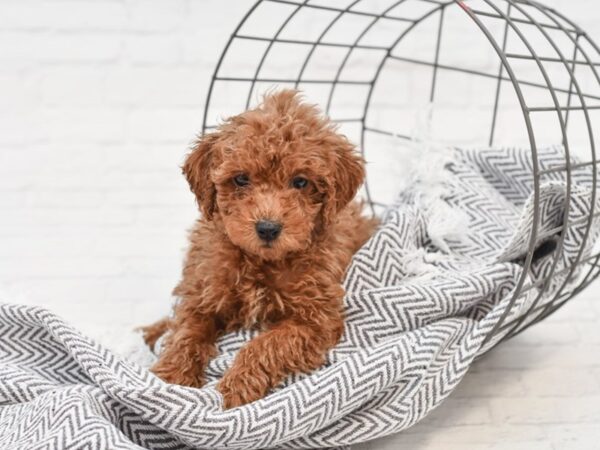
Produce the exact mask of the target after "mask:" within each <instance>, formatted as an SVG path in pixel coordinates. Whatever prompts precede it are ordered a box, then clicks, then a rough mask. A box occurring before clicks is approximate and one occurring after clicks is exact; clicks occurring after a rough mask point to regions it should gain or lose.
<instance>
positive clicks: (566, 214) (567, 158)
mask: <svg viewBox="0 0 600 450" xmlns="http://www.w3.org/2000/svg"><path fill="white" fill-rule="evenodd" d="M509 1H510V2H511V4H512V5H513V7H514V8H515V9H517V10H518V11H519V12H520V13H521V14H523V15H525V16H526V17H527V18H528V19H529V20H531V21H532V23H534V25H536V28H537V29H538V30H539V31H540V32H541V33H543V35H544V37H545V38H546V39H547V40H548V42H549V43H550V45H551V46H552V48H553V49H554V51H555V52H556V53H557V55H558V56H559V58H560V59H561V60H562V61H563V62H564V60H565V57H564V56H563V54H562V53H561V51H560V49H559V48H558V47H557V46H556V44H555V43H554V41H552V39H551V38H550V36H548V34H547V33H546V32H545V30H543V29H542V28H541V27H540V26H539V24H537V22H535V20H533V19H532V18H531V16H530V15H528V14H527V13H526V12H525V11H524V10H523V8H521V7H520V6H519V5H517V4H515V3H513V2H512V1H511V0H509ZM486 3H488V4H490V2H489V0H486ZM490 6H491V7H492V8H494V10H496V12H497V13H498V14H503V12H502V11H501V10H499V9H498V8H497V7H496V6H495V5H491V4H490ZM505 20H506V21H507V23H509V24H510V25H511V27H513V23H512V21H511V20H510V18H509V17H506V18H505ZM513 29H514V30H515V32H516V33H517V35H518V36H519V38H520V39H521V41H522V42H523V43H524V44H525V46H526V47H527V49H528V51H529V52H530V53H531V55H532V56H533V57H534V59H535V61H536V64H537V66H538V68H539V69H540V71H541V73H542V75H543V77H544V80H545V82H546V84H547V85H548V89H549V91H550V95H551V96H552V101H553V103H554V105H555V109H556V113H557V116H558V120H559V124H560V128H561V133H562V136H563V145H564V148H565V165H566V173H567V180H566V185H567V192H568V195H567V197H566V200H565V211H564V214H563V226H562V228H561V235H560V238H559V240H558V245H557V248H556V250H555V252H554V253H555V257H554V260H553V261H552V266H551V268H550V274H549V275H548V276H547V277H546V279H547V280H549V279H550V278H551V277H552V275H553V274H554V271H555V270H556V266H557V264H558V261H559V259H560V257H561V255H562V249H563V246H564V240H565V237H566V234H567V233H566V230H567V229H568V227H569V212H570V207H571V195H570V193H571V156H570V148H569V142H568V136H567V130H566V124H565V119H564V118H563V115H562V112H561V108H560V103H559V102H558V98H557V96H556V91H555V90H554V88H553V85H552V82H551V81H550V78H549V76H548V73H547V72H546V70H545V68H544V66H543V64H542V62H541V60H540V59H539V57H538V56H537V54H536V53H535V51H534V50H533V48H532V47H531V45H530V44H529V42H528V41H527V39H526V38H525V36H524V35H523V34H522V33H521V31H520V30H519V29H518V27H514V28H513ZM565 67H566V68H567V70H568V71H569V75H570V76H571V79H572V80H574V74H573V73H572V72H571V69H570V67H569V66H568V64H566V63H565ZM574 82H575V83H576V80H574ZM576 88H577V91H578V94H579V97H580V99H581V101H584V100H583V98H582V97H581V92H580V90H579V85H576ZM584 104H585V103H583V105H584ZM535 182H536V183H537V184H538V185H539V180H538V179H536V180H535ZM534 208H536V209H539V208H540V205H539V202H535V203H534ZM528 270H529V266H528V267H527V271H528ZM546 286H547V285H546V284H545V283H544V284H543V285H542V286H541V287H540V290H539V293H538V295H537V297H536V298H535V299H534V301H533V302H532V304H531V306H530V307H529V308H528V310H527V312H526V313H525V314H523V315H522V316H521V318H520V319H519V320H518V321H517V323H516V325H515V326H514V327H513V328H512V329H511V330H510V331H508V332H507V333H506V335H505V336H504V337H503V338H502V339H500V340H499V341H498V342H496V344H495V345H498V344H499V343H500V342H501V341H502V340H504V339H506V338H508V337H510V335H511V334H512V333H514V332H515V330H516V329H517V328H518V327H519V326H520V325H521V323H522V322H523V320H525V318H526V317H527V316H528V315H529V314H530V313H531V311H533V309H534V308H535V306H537V304H538V302H539V301H540V300H541V298H542V297H543V294H544V291H545V289H546Z"/></svg>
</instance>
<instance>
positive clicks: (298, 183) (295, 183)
mask: <svg viewBox="0 0 600 450" xmlns="http://www.w3.org/2000/svg"><path fill="white" fill-rule="evenodd" d="M306 186H308V180H307V179H306V178H304V177H294V178H293V179H292V187H293V188H294V189H304V188H305V187H306Z"/></svg>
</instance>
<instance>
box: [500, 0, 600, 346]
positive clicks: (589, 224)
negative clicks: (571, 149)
mask: <svg viewBox="0 0 600 450" xmlns="http://www.w3.org/2000/svg"><path fill="white" fill-rule="evenodd" d="M532 6H534V7H535V8H537V9H538V10H540V11H541V12H542V13H543V14H545V13H544V11H542V10H541V9H540V8H539V7H538V6H537V5H533V4H532ZM514 7H515V8H516V9H518V10H519V11H520V12H521V14H523V15H524V16H525V17H527V19H528V20H530V21H531V22H532V23H533V24H534V25H535V26H536V28H537V29H538V30H539V31H540V32H541V33H542V34H543V35H544V37H545V38H546V39H547V40H548V42H549V43H550V45H551V46H552V48H553V49H554V51H556V53H557V54H558V56H559V58H561V60H562V62H563V65H564V67H565V69H566V70H567V72H568V73H569V77H570V82H571V83H572V84H573V86H574V87H575V90H576V93H577V96H578V97H579V101H580V102H581V106H582V111H583V114H584V117H585V120H586V125H587V128H588V137H589V140H590V149H591V153H592V161H593V162H592V165H593V168H592V185H593V186H596V148H595V143H594V132H593V128H592V124H591V120H590V116H589V112H588V110H587V107H586V103H585V98H584V97H583V96H582V92H581V89H580V86H579V83H578V81H577V78H576V77H575V73H574V72H573V70H572V69H571V67H570V66H569V64H568V62H567V61H566V60H565V57H564V55H563V54H562V52H561V51H560V49H559V48H558V46H557V45H556V43H555V42H554V41H553V40H552V39H551V38H550V36H549V35H548V33H547V32H546V31H545V30H544V29H543V28H542V27H541V26H540V25H539V23H538V22H537V21H536V20H535V19H534V18H533V17H532V16H531V15H530V14H529V13H527V12H526V11H525V10H524V9H523V8H522V7H521V6H519V5H518V4H514ZM545 15H546V16H547V17H549V15H548V14H545ZM549 19H550V20H554V19H553V18H552V17H549ZM555 23H556V24H557V25H559V24H558V23H557V22H556V21H555ZM565 34H566V35H567V36H569V37H570V38H571V39H572V41H573V43H574V44H575V46H576V48H578V47H579V45H578V43H577V39H573V37H572V36H570V34H569V33H565ZM584 57H585V58H587V55H584ZM588 62H589V63H590V65H591V61H589V58H588ZM591 66H592V67H593V65H591ZM557 112H558V114H559V116H560V117H561V118H562V114H561V113H560V111H557ZM561 122H563V121H562V119H561ZM561 125H562V123H561ZM563 131H564V130H563ZM565 139H566V138H565ZM564 145H565V155H566V157H567V164H566V172H567V193H568V195H567V198H566V204H567V208H568V205H569V204H570V200H571V195H570V194H571V189H570V184H571V162H570V157H569V153H568V146H567V142H566V140H565V143H564ZM595 203H596V189H595V188H594V189H592V194H591V199H590V214H589V216H588V221H587V224H586V229H585V232H584V235H583V238H582V242H581V245H580V247H579V251H578V252H577V255H576V256H575V262H574V263H573V264H572V266H571V269H570V270H569V272H568V273H567V275H566V276H565V280H564V281H563V283H562V285H561V286H560V288H559V289H558V291H557V292H556V294H554V297H553V299H552V300H551V301H550V302H548V307H547V308H546V309H545V310H543V311H542V312H541V313H540V315H539V318H540V319H541V318H543V317H545V316H546V315H547V311H549V309H550V308H551V306H552V304H553V303H554V302H555V301H556V300H557V299H558V298H559V297H560V295H561V293H562V291H563V289H564V288H565V287H566V285H567V284H568V282H569V279H570V277H571V276H572V275H573V273H574V271H575V269H576V268H577V267H578V266H579V263H580V259H581V256H582V255H583V250H584V248H585V246H586V243H587V240H588V237H589V232H590V229H591V227H592V223H593V218H594V209H595V206H596V205H595ZM565 216H566V220H565V222H564V224H563V230H562V233H561V237H560V240H559V245H558V247H557V249H556V250H555V253H556V257H555V259H554V261H553V264H552V267H551V270H550V274H549V275H548V276H547V279H550V278H551V277H552V275H553V274H554V271H555V269H556V265H557V263H558V260H559V254H560V253H561V251H562V248H563V245H564V239H565V237H566V230H567V228H568V224H569V222H568V209H566V211H565ZM543 293H544V289H543V288H542V289H541V290H540V293H539V294H538V297H537V298H536V299H535V301H534V302H533V304H532V305H531V307H530V308H529V309H528V310H527V312H526V313H525V314H524V315H523V316H522V317H521V319H520V320H519V321H518V322H517V324H516V325H515V326H514V327H513V328H512V329H511V330H510V331H509V333H508V334H509V336H510V335H513V334H514V333H516V330H517V329H518V327H519V326H520V325H521V324H522V323H523V322H524V320H525V319H526V317H527V316H528V315H529V313H530V312H531V311H532V310H533V308H534V307H535V306H536V305H537V303H538V302H539V300H540V299H541V298H542V296H543Z"/></svg>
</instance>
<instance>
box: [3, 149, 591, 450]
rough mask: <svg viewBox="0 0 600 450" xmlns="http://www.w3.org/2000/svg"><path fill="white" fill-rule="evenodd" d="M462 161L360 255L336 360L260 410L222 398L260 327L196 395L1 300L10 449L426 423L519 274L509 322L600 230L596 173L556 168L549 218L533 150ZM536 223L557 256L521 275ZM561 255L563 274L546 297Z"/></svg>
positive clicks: (399, 205) (471, 155) (347, 439)
mask: <svg viewBox="0 0 600 450" xmlns="http://www.w3.org/2000/svg"><path fill="white" fill-rule="evenodd" d="M448 152H449V153H448V154H449V155H450V156H451V157H450V158H449V159H448V161H450V162H448V163H447V164H444V166H443V169H442V170H443V172H444V173H443V176H441V177H439V180H441V181H440V183H439V185H438V186H437V189H431V188H430V186H427V183H426V182H424V181H423V180H419V178H418V177H417V179H416V180H415V181H414V183H411V185H410V186H409V188H408V189H406V190H405V191H404V192H403V193H402V194H401V195H400V196H399V198H398V201H397V202H396V204H395V205H393V206H392V207H390V208H389V209H388V210H387V212H386V213H385V215H384V218H383V223H382V226H381V227H380V229H379V230H378V232H377V233H376V234H375V235H374V236H373V238H372V239H371V240H370V241H369V242H368V243H367V244H366V245H365V246H364V248H362V249H361V250H360V251H359V253H358V254H357V255H356V256H355V258H354V260H353V262H352V265H351V267H350V268H349V270H348V273H347V276H346V280H345V287H346V291H347V295H346V297H345V306H346V312H347V327H346V332H345V335H344V337H343V339H342V341H341V342H340V344H339V345H338V346H337V348H335V349H334V350H333V351H331V353H330V355H329V361H328V363H327V364H326V366H324V367H322V368H321V369H320V370H318V371H316V372H314V373H312V374H307V375H303V376H296V377H291V378H290V379H289V380H288V382H287V383H286V385H285V386H283V387H281V388H280V389H278V390H277V391H275V392H273V393H271V394H270V395H269V396H267V397H266V398H265V399H263V400H260V401H258V402H255V403H253V404H250V405H247V406H244V407H241V408H238V409H234V410H228V411H224V410H223V408H222V404H221V397H220V395H219V393H218V392H217V391H216V389H215V383H216V380H217V379H218V378H219V377H220V376H221V375H222V374H223V371H224V370H226V368H227V367H228V365H229V364H230V363H231V361H232V359H233V357H234V355H235V352H236V351H237V350H238V349H239V348H240V346H241V345H243V343H244V342H245V341H246V340H247V339H249V338H251V336H252V333H239V334H235V335H230V336H226V337H225V338H224V339H223V340H222V341H221V342H220V350H221V352H220V356H219V357H217V358H216V359H215V360H214V361H213V362H212V363H211V365H210V367H209V369H208V375H209V378H210V379H211V380H212V381H211V383H210V384H209V385H208V386H207V387H205V388H203V389H191V388H185V387H180V386H173V385H168V384H165V383H163V382H162V381H161V380H159V379H157V378H156V377H154V376H153V375H152V374H150V373H149V372H148V371H147V369H145V368H143V367H141V366H139V365H137V364H136V363H134V362H131V361H128V360H125V359H123V358H121V357H118V356H116V355H115V354H113V353H112V352H111V351H110V350H108V349H106V348H103V347H102V346H100V345H99V344H97V343H96V342H94V341H93V340H91V339H89V338H87V337H86V336H84V335H82V334H81V333H79V332H78V331H77V330H76V329H74V328H73V327H72V326H70V325H69V324H67V323H65V322H64V321H62V320H61V319H60V318H58V317H56V316H55V315H53V314H52V313H51V312H49V311H46V310H44V309H41V308H35V307H29V306H18V305H10V304H4V305H2V306H1V307H0V405H1V406H0V448H2V449H38V448H94V449H95V448H111V449H117V448H142V447H143V448H151V449H167V448H189V447H198V448H207V449H218V448H246V449H250V448H253V449H255V448H261V449H262V448H322V447H336V446H345V445H349V444H352V443H356V442H361V441H365V440H369V439H373V438H376V437H380V436H384V435H387V434H390V433H395V432H398V431H400V430H403V429H405V428H407V427H410V426H411V425H413V424H414V423H416V422H418V421H419V420H420V419H422V418H423V417H424V416H425V415H427V414H428V413H429V412H430V411H431V410H432V409H433V408H435V407H436V406H437V405H438V404H440V402H442V401H443V400H444V398H446V397H447V396H448V395H449V394H450V393H451V392H452V390H453V389H454V388H455V387H456V385H457V384H458V383H459V382H460V380H461V379H462V378H463V377H464V376H465V374H466V372H467V370H468V368H469V365H470V364H471V363H472V361H473V359H474V358H475V357H476V356H478V355H480V354H482V353H483V352H484V351H486V350H487V349H489V348H490V347H491V346H492V345H494V343H495V342H496V341H497V338H498V337H499V336H501V334H500V335H498V336H497V337H496V338H495V339H492V340H491V341H489V342H487V343H486V344H485V345H484V340H485V337H486V335H487V334H488V332H489V331H490V330H491V329H492V328H493V327H494V325H495V324H496V323H497V322H498V320H499V318H500V317H501V316H502V315H503V314H504V313H505V312H506V310H507V306H508V305H509V304H510V302H511V299H513V294H514V292H515V289H516V288H517V286H518V283H519V281H520V279H521V275H523V276H524V277H526V278H524V283H525V285H526V286H528V285H530V286H531V287H530V288H529V289H528V290H527V291H526V293H525V294H523V295H521V296H520V297H519V298H518V300H517V301H516V302H514V304H513V306H512V308H511V309H510V311H508V312H506V314H507V320H511V319H514V318H517V317H519V316H520V315H523V313H524V312H526V311H528V310H529V309H531V308H532V305H534V303H535V302H538V303H537V304H538V305H539V304H543V302H545V301H547V300H548V299H549V298H551V297H552V296H553V295H554V294H557V293H558V292H559V290H561V289H568V288H569V286H570V283H573V282H574V280H575V278H576V277H578V276H579V275H580V274H579V272H578V271H577V270H573V271H572V270H570V267H571V266H573V264H574V263H576V262H577V261H579V260H583V259H585V258H586V257H589V255H590V252H591V247H592V243H593V242H595V240H596V238H597V236H598V230H599V227H598V223H597V221H595V220H594V222H593V223H592V227H591V229H590V232H589V236H587V242H588V245H586V246H585V248H582V246H581V242H582V241H583V237H584V234H585V231H586V228H587V224H588V221H589V220H591V219H589V217H590V215H591V214H592V213H593V210H594V209H595V210H596V211H597V210H598V208H597V205H595V208H592V206H591V205H592V199H593V198H594V197H592V194H593V193H592V188H591V185H592V183H591V180H592V173H591V170H589V171H587V172H586V171H585V170H579V171H576V172H575V173H574V174H573V177H572V179H571V180H570V184H571V189H570V195H568V194H567V192H568V190H567V182H566V180H565V178H564V174H563V172H561V171H556V172H549V173H548V174H547V175H546V176H545V177H544V178H543V180H542V183H541V188H540V190H539V204H540V207H539V208H538V210H537V212H536V211H535V210H534V200H533V194H532V190H533V180H532V175H531V174H532V161H531V156H530V152H529V151H528V150H517V149H496V150H485V151H481V150H479V151H466V150H452V151H450V150H449V151H448ZM540 161H541V163H540V164H541V166H542V167H541V169H544V168H552V167H557V166H561V165H563V164H564V154H563V152H562V149H561V148H549V149H546V150H544V151H542V152H541V153H540ZM566 201H568V204H569V207H568V209H566V208H565V202H566ZM594 203H595V202H594ZM534 213H535V214H539V221H540V227H539V230H538V233H537V235H538V242H537V243H536V244H537V245H536V248H538V247H539V248H541V249H544V250H543V251H538V252H536V256H535V258H534V260H533V262H532V265H531V269H530V270H529V273H527V274H523V261H524V258H525V256H526V255H527V251H528V245H529V236H530V231H531V224H532V220H533V217H534ZM565 220H568V221H569V223H570V224H571V225H570V226H569V227H568V229H567V231H566V234H565V235H564V242H561V241H560V239H558V238H557V227H560V225H561V224H562V223H563V222H564V221H565ZM548 243H550V244H548ZM580 250H581V251H580ZM555 261H556V267H555V274H558V275H555V276H553V277H552V279H551V280H550V281H549V282H548V283H546V289H547V291H546V293H545V294H544V295H543V296H542V297H541V298H540V299H538V293H539V290H538V289H539V287H540V286H542V283H541V282H538V281H540V280H543V278H544V275H545V274H548V273H549V270H551V267H552V265H553V264H554V262H555ZM563 285H564V287H563ZM540 302H541V303H540ZM536 308H537V306H536ZM535 317H536V315H535V314H531V315H529V316H528V318H527V320H525V321H524V322H523V323H522V325H525V324H527V323H528V322H529V321H530V320H532V319H534V318H535Z"/></svg>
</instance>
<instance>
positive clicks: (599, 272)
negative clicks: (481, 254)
mask: <svg viewBox="0 0 600 450" xmlns="http://www.w3.org/2000/svg"><path fill="white" fill-rule="evenodd" d="M532 3H533V4H534V5H536V6H538V7H540V8H543V5H540V3H538V2H536V1H532ZM547 11H549V12H550V13H551V14H548V13H547ZM542 13H543V14H545V15H546V17H548V18H549V19H550V20H551V21H553V22H554V23H555V24H557V25H558V24H559V22H558V21H557V20H556V19H555V18H554V17H553V15H554V16H558V17H559V18H560V19H562V20H564V21H565V22H567V23H568V24H569V25H571V26H572V27H573V28H576V29H578V30H580V34H579V36H583V38H584V39H585V40H586V41H587V42H588V44H590V45H591V46H592V48H593V49H594V50H596V53H597V56H598V55H600V48H599V47H598V45H597V44H596V43H595V42H594V41H592V40H591V39H590V37H589V36H588V34H587V33H585V32H584V31H582V30H581V29H580V28H579V27H578V26H577V25H576V24H575V23H573V22H572V21H571V20H570V19H569V18H568V17H565V16H564V15H563V14H561V13H559V12H558V11H556V10H555V9H552V8H545V9H543V10H542ZM566 34H567V36H568V37H570V38H571V40H572V41H573V39H572V36H570V35H569V33H566ZM574 43H575V45H576V46H577V49H578V50H579V51H580V52H581V53H582V54H583V57H584V58H585V60H586V63H587V65H588V66H589V67H590V69H591V70H592V73H593V74H594V77H595V78H596V81H597V82H598V85H600V75H599V74H598V71H597V70H596V64H595V63H594V62H593V61H591V60H590V58H589V56H588V54H587V52H586V51H585V50H584V49H583V48H582V47H581V46H580V45H579V42H578V41H577V40H574ZM592 163H593V174H592V176H593V177H596V176H597V171H596V164H597V163H596V158H595V157H594V158H593V160H592ZM593 186H594V189H595V188H596V183H595V181H594V183H593ZM599 261H600V253H599V254H598V256H597V258H596V261H594V263H593V264H591V267H590V270H589V271H588V273H587V274H586V275H585V276H584V277H583V278H582V280H581V282H580V284H579V286H582V285H584V283H586V282H587V280H588V278H590V276H592V274H593V272H594V268H595V267H597V265H598V262H599ZM599 275H600V269H599V270H597V271H596V273H595V274H594V275H593V276H592V278H591V280H594V279H595V278H597V277H598V276H599ZM591 280H590V281H591ZM579 286H577V287H575V288H574V289H573V292H574V293H575V292H579V290H578V287H579ZM573 295H575V294H573ZM563 303H564V302H563ZM554 311H555V310H553V312H554Z"/></svg>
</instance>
